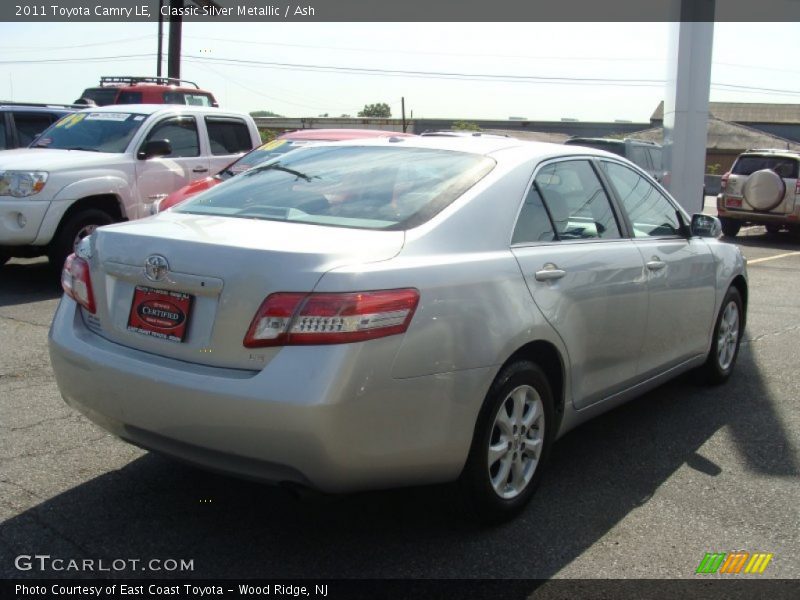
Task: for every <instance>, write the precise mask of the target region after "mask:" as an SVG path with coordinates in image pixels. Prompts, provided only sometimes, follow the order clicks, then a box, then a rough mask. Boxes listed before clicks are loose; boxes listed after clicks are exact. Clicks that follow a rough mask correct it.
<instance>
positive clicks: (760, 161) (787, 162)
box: [731, 156, 800, 179]
mask: <svg viewBox="0 0 800 600" xmlns="http://www.w3.org/2000/svg"><path fill="white" fill-rule="evenodd" d="M799 162H800V161H797V160H796V159H793V158H786V157H784V156H740V157H739V158H738V159H737V161H736V163H735V164H734V165H733V169H732V170H731V172H732V173H733V174H734V175H752V174H753V173H755V172H756V171H761V170H762V169H772V170H773V171H775V172H776V173H777V174H778V175H780V176H781V177H783V178H786V179H797V170H798V169H797V165H798V163H799Z"/></svg>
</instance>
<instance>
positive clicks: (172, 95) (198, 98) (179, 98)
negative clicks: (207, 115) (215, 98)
mask: <svg viewBox="0 0 800 600" xmlns="http://www.w3.org/2000/svg"><path fill="white" fill-rule="evenodd" d="M162 98H163V100H164V104H188V105H189V106H212V105H213V104H212V102H211V97H210V96H209V95H208V94H195V93H192V92H164V94H163V96H162Z"/></svg>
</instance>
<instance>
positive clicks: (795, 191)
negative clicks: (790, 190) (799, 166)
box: [794, 178, 800, 196]
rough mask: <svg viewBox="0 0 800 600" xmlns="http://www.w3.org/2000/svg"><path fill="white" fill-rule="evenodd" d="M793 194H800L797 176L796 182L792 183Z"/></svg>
mask: <svg viewBox="0 0 800 600" xmlns="http://www.w3.org/2000/svg"><path fill="white" fill-rule="evenodd" d="M794 195H795V196H800V178H798V179H797V183H795V184H794Z"/></svg>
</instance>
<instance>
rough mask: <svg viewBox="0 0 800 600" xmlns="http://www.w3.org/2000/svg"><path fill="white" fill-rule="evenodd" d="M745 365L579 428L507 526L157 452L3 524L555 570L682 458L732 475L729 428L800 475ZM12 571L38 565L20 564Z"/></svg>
mask: <svg viewBox="0 0 800 600" xmlns="http://www.w3.org/2000/svg"><path fill="white" fill-rule="evenodd" d="M739 361H740V362H739V364H738V367H737V370H736V372H735V373H734V376H733V377H732V378H731V380H730V381H729V382H728V384H727V385H724V386H720V387H715V388H707V387H702V386H699V385H697V384H696V383H694V381H693V379H692V377H691V376H685V377H682V378H680V379H678V380H676V381H674V382H672V383H669V384H667V385H665V386H663V387H661V388H659V389H657V390H655V391H653V392H651V393H649V394H647V395H646V396H644V397H642V398H640V399H638V400H635V401H633V402H631V403H629V404H627V405H625V406H623V407H620V408H619V409H616V410H614V411H612V412H611V413H608V414H606V415H603V416H601V417H599V418H597V419H595V420H593V421H591V422H589V423H587V424H585V425H584V426H582V427H580V428H578V429H577V430H575V431H573V432H571V433H570V434H568V435H567V436H565V437H564V438H563V439H562V440H561V441H559V442H558V443H557V444H556V446H555V449H554V452H553V455H552V459H551V462H550V465H549V468H548V472H547V475H546V476H545V478H544V481H543V484H542V487H541V488H540V490H539V492H538V494H537V496H536V497H535V498H534V501H533V503H532V504H531V505H530V506H529V507H528V509H527V510H526V511H525V512H524V513H523V514H522V515H521V516H520V517H518V518H517V519H516V520H514V521H512V522H510V523H507V524H505V525H502V526H498V527H494V528H483V527H480V526H477V525H475V524H472V523H470V522H468V521H466V520H465V519H463V518H462V517H461V516H459V513H458V511H456V510H455V509H454V504H453V493H454V490H453V488H452V486H434V487H425V488H422V487H420V488H409V489H403V490H393V491H382V492H371V493H362V494H355V495H350V496H341V497H332V498H311V499H306V500H299V499H297V498H295V497H294V496H293V495H291V494H289V493H288V492H286V491H284V490H282V489H280V488H276V487H269V486H264V485H259V484H256V483H250V482H246V481H240V480H237V479H232V478H227V477H224V476H219V475H214V474H209V473H205V472H203V471H200V470H195V469H193V468H191V467H187V466H183V465H181V464H178V463H175V462H172V461H170V460H167V459H164V458H161V457H159V456H156V455H152V454H147V455H145V456H143V457H141V458H139V459H137V460H134V461H133V462H131V463H129V464H128V465H126V466H125V467H123V468H122V469H120V470H118V471H115V472H110V473H107V474H105V475H102V476H100V477H97V478H95V479H93V480H91V481H88V482H86V483H84V484H81V485H78V486H76V487H74V488H73V489H70V490H68V491H66V492H64V493H62V494H60V495H59V496H56V497H54V498H52V499H49V500H46V501H44V502H42V503H41V504H39V505H38V506H35V507H33V508H31V509H29V510H27V511H25V512H24V513H21V514H19V515H18V516H16V517H14V518H11V519H10V520H8V521H6V522H5V523H2V524H1V525H0V542H2V546H4V547H6V548H7V549H8V550H9V551H11V552H13V554H12V556H13V555H16V554H21V553H26V554H31V553H33V552H44V553H46V554H51V555H54V556H55V555H60V556H65V554H66V557H67V558H82V557H87V558H107V559H108V560H112V559H114V558H120V557H139V558H142V559H149V558H152V557H162V558H166V557H169V558H176V559H180V558H184V559H193V560H194V565H195V571H194V572H193V573H184V574H178V573H171V574H170V576H181V575H184V576H195V577H197V576H202V577H245V576H249V577H281V578H294V577H297V578H304V577H316V578H348V577H349V578H356V577H360V578H373V577H374V578H412V577H415V578H422V577H428V578H432V577H437V578H473V577H490V578H548V577H551V576H553V575H554V574H556V573H557V572H558V571H559V570H561V569H562V568H563V567H565V566H566V565H568V564H569V563H570V562H572V561H573V560H574V559H576V558H577V557H578V556H580V555H581V554H582V553H583V552H584V551H585V550H587V549H588V548H589V547H591V546H592V545H593V544H595V543H596V542H597V541H598V540H600V538H602V537H603V536H604V535H605V534H606V533H607V532H609V530H610V529H611V528H613V527H615V526H616V525H617V524H618V523H619V522H620V521H621V520H622V519H624V518H625V517H626V515H628V514H629V513H630V512H631V511H632V510H634V509H635V508H637V507H639V506H642V505H643V504H645V503H647V502H648V501H649V500H650V498H651V497H652V496H653V494H654V493H655V492H656V490H657V489H658V488H659V486H661V485H662V484H663V483H664V482H665V481H666V480H667V479H668V478H670V477H671V476H672V475H673V473H675V471H676V470H677V469H679V468H680V467H682V466H683V465H688V466H689V467H690V468H692V469H695V470H697V471H699V472H701V473H703V474H705V475H707V476H710V477H716V476H718V475H719V474H720V473H722V472H723V471H724V470H725V468H726V464H716V463H715V462H713V461H712V460H709V459H707V458H704V457H703V456H702V455H701V454H700V453H698V450H699V449H700V448H701V447H702V446H703V445H704V444H705V443H706V442H707V441H708V440H709V439H710V438H711V437H712V436H713V435H714V434H715V433H716V432H717V431H718V430H720V429H721V428H724V427H727V428H728V429H729V430H730V431H731V432H732V437H733V439H734V440H735V446H736V448H737V450H738V453H739V454H740V460H741V461H743V464H744V466H745V468H746V469H748V470H752V471H756V472H758V473H763V474H768V475H792V476H797V475H798V473H799V472H800V471H799V470H798V465H797V464H796V462H795V461H794V459H793V458H792V456H793V450H792V447H791V443H790V441H789V439H788V438H787V433H786V431H785V430H784V427H783V425H782V424H781V422H780V420H779V418H778V416H777V415H776V413H775V410H774V408H773V399H772V398H770V396H769V394H768V393H767V391H766V387H765V386H764V383H763V380H762V378H761V374H760V373H759V369H758V366H757V365H756V364H755V362H754V360H753V357H752V355H751V353H750V352H749V349H748V347H747V345H744V346H743V347H742V352H741V355H740V357H739ZM120 443H122V442H120ZM731 460H732V461H733V460H735V457H733V458H731ZM0 571H2V572H0V576H2V577H11V576H14V577H20V576H22V577H24V576H26V575H27V574H26V573H20V572H17V571H15V570H13V566H12V561H3V566H2V567H0ZM30 575H31V576H36V575H39V574H38V573H30ZM53 575H57V574H53ZM70 575H71V576H74V574H70ZM112 575H116V576H120V575H122V576H134V575H135V576H147V575H148V574H147V573H137V572H123V573H114V574H112ZM150 575H153V576H158V575H161V576H163V575H164V574H163V573H151V574H150ZM595 576H597V575H595Z"/></svg>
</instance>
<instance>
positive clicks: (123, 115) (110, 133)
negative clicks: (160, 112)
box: [31, 112, 147, 152]
mask: <svg viewBox="0 0 800 600" xmlns="http://www.w3.org/2000/svg"><path fill="white" fill-rule="evenodd" d="M146 118H147V115H140V114H136V113H128V112H113V113H111V112H79V113H74V114H71V115H67V116H66V117H64V118H63V119H61V120H60V121H57V122H56V123H54V124H53V125H52V126H51V127H50V128H49V129H47V130H46V131H45V132H44V133H43V134H42V135H41V136H40V137H39V139H38V140H36V143H34V144H33V145H32V146H31V147H32V148H56V149H58V150H89V151H92V152H125V149H126V148H127V147H128V143H129V142H130V141H131V138H132V137H133V134H135V133H136V131H137V130H138V129H139V127H141V125H142V123H143V122H144V120H145V119H146Z"/></svg>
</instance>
